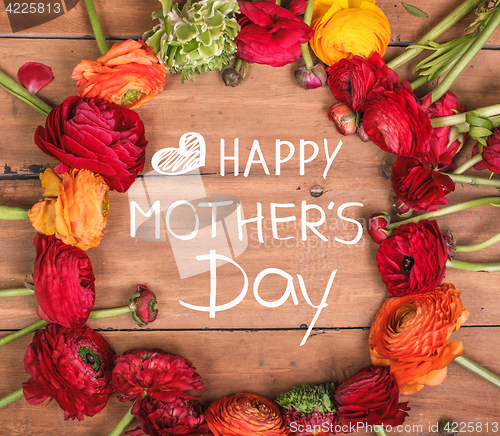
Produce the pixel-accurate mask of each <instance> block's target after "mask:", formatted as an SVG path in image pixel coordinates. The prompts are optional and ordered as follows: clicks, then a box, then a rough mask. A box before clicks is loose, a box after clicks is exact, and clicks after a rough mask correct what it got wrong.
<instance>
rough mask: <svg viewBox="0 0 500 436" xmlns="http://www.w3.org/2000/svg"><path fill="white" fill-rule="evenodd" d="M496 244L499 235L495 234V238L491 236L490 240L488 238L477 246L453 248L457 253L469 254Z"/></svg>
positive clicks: (498, 240)
mask: <svg viewBox="0 0 500 436" xmlns="http://www.w3.org/2000/svg"><path fill="white" fill-rule="evenodd" d="M497 242H500V233H497V234H496V235H495V236H492V237H491V238H488V239H486V240H485V241H483V242H480V243H479V244H474V245H457V246H456V247H455V251H456V252H457V253H471V252H473V251H479V250H482V249H483V248H486V247H489V246H490V245H493V244H496V243H497Z"/></svg>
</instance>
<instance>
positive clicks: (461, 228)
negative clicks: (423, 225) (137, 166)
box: [0, 144, 500, 329]
mask: <svg viewBox="0 0 500 436" xmlns="http://www.w3.org/2000/svg"><path fill="white" fill-rule="evenodd" d="M361 145H362V146H363V147H366V144H361ZM342 151H344V149H342ZM350 151H351V152H352V153H353V155H356V154H357V153H358V152H360V149H359V148H357V147H353V148H351V150H350ZM344 159H347V160H345V161H339V165H340V168H348V166H349V164H348V160H349V157H348V155H347V156H346V155H344ZM340 162H342V163H340ZM378 171H379V170H378V168H377V167H376V165H375V164H373V165H371V166H369V165H366V166H365V164H363V162H361V164H360V165H358V166H357V167H356V172H357V173H354V172H353V171H351V172H349V173H347V172H346V171H345V170H344V171H343V172H342V174H341V175H339V174H337V175H336V176H335V177H332V178H331V179H327V181H326V184H324V185H322V186H324V188H325V191H326V190H327V192H326V193H325V194H323V195H322V196H321V197H319V198H314V197H312V196H311V195H310V193H309V189H310V187H311V186H313V185H315V184H318V183H321V179H319V178H314V177H311V178H305V180H304V179H302V178H301V177H300V176H297V175H296V173H294V172H292V174H284V175H283V177H281V176H278V177H273V178H270V176H265V175H262V174H261V175H258V174H254V175H251V176H249V178H248V179H244V178H242V177H236V178H234V176H232V177H233V178H234V180H233V179H231V180H230V181H229V182H228V181H227V180H226V179H223V178H221V177H220V176H218V175H212V176H208V175H207V176H203V183H204V186H205V188H206V189H207V192H209V194H217V193H224V194H231V195H235V196H238V197H239V198H240V199H241V202H242V207H243V210H244V213H245V214H248V215H246V216H247V217H249V215H251V214H255V213H256V205H257V202H261V203H262V208H263V215H264V217H265V224H264V226H263V227H264V228H263V237H264V243H259V242H258V239H257V227H256V224H255V223H252V224H249V225H248V235H249V236H248V238H249V239H248V241H249V243H248V247H247V248H246V250H245V251H244V252H243V253H242V254H241V255H240V256H238V257H236V258H235V261H236V262H237V263H238V265H240V266H241V268H242V269H243V270H244V271H245V273H246V275H247V276H248V280H249V290H248V292H247V294H246V296H245V298H244V300H243V301H242V302H241V303H240V304H238V305H237V306H236V307H234V308H232V309H229V310H226V311H223V312H218V313H217V314H216V316H215V318H209V317H208V313H207V312H199V311H194V310H191V309H188V308H186V307H183V306H181V304H180V303H179V300H181V301H184V302H186V303H189V304H194V305H199V306H205V307H206V306H208V305H209V301H210V273H209V272H208V270H205V272H203V273H201V274H199V275H195V276H192V277H186V278H181V276H180V275H179V271H178V265H177V264H176V260H175V258H174V256H175V255H176V254H177V255H179V251H178V250H181V251H180V253H181V255H183V254H184V253H186V252H185V251H184V252H183V251H182V250H183V249H184V248H185V247H184V246H183V245H182V246H180V248H179V246H177V247H176V248H175V250H174V249H173V248H172V246H171V242H170V240H167V239H165V238H164V240H163V241H155V240H149V241H147V240H141V239H138V238H132V237H130V236H129V235H130V210H129V204H128V199H127V195H126V194H118V193H113V194H112V196H111V204H112V209H111V213H110V216H109V220H108V226H107V229H106V232H105V237H104V238H103V240H102V242H101V244H100V245H99V246H98V247H97V248H93V249H91V250H89V251H88V255H89V257H90V259H91V260H92V264H93V268H94V272H95V275H96V277H97V282H96V290H97V291H96V293H97V301H96V306H95V307H96V308H110V307H117V306H123V305H124V304H126V302H127V301H128V298H129V295H130V293H131V292H132V291H133V290H134V289H135V284H136V283H142V284H146V285H148V286H149V287H150V288H151V289H152V290H154V291H155V292H156V293H157V294H158V298H159V302H160V307H161V308H162V310H161V314H160V317H159V318H158V320H157V321H156V323H155V324H154V328H169V329H170V328H176V329H177V328H181V329H182V328H204V327H209V328H261V327H265V328H297V327H299V326H300V325H302V324H305V325H310V323H311V322H312V319H313V317H314V315H315V313H316V309H314V308H312V307H310V306H309V305H307V304H306V302H305V300H304V298H303V296H302V294H301V291H300V286H299V282H298V277H297V275H298V274H300V275H301V276H302V277H303V279H304V282H305V286H306V288H307V290H308V293H309V295H310V297H311V300H312V302H313V304H316V305H317V304H319V302H320V301H321V298H322V296H323V294H324V292H325V288H326V284H327V282H328V279H329V276H330V274H331V272H332V271H333V270H335V269H337V270H338V272H337V275H336V277H335V280H334V282H333V286H332V290H331V293H330V295H329V297H328V299H327V302H328V303H329V304H330V306H329V307H327V308H325V309H324V310H323V312H322V313H321V315H320V317H319V319H318V322H317V325H316V326H318V327H368V326H369V325H370V323H371V319H372V318H373V316H374V314H375V313H376V311H377V310H378V308H379V307H380V305H381V304H382V302H383V300H384V299H385V298H386V292H385V287H384V284H383V283H382V281H381V279H380V277H379V273H378V271H377V268H376V261H375V256H376V250H377V245H376V244H375V243H373V242H372V241H371V240H370V238H369V237H368V235H367V234H366V233H365V234H364V235H363V237H362V239H361V240H360V241H359V243H358V244H356V245H354V246H351V245H344V244H340V243H338V242H337V241H335V239H334V238H335V237H338V238H340V239H343V240H351V239H352V238H353V237H354V234H355V233H357V230H356V229H355V228H353V226H352V227H351V225H349V226H346V227H344V225H345V224H349V223H346V222H344V221H342V220H340V219H338V217H337V215H336V213H337V211H338V209H337V207H338V206H339V205H341V204H345V203H347V202H352V201H354V202H360V203H361V204H363V205H364V206H363V207H352V212H349V215H347V214H346V216H351V217H353V218H354V219H356V220H357V221H358V222H360V223H366V219H367V217H368V216H369V215H370V214H372V213H374V212H376V211H378V210H389V208H390V204H391V203H390V202H391V194H390V188H389V186H388V181H387V180H385V179H383V178H382V177H381V176H380V175H379V174H378ZM270 181H271V183H272V187H273V189H272V191H271V192H269V190H268V189H267V188H268V186H269V183H270ZM368 181H370V182H369V183H368ZM1 183H2V187H3V188H4V189H3V192H4V193H5V198H7V200H8V201H7V204H9V205H15V204H16V203H15V198H20V199H22V200H21V206H24V207H29V204H30V203H32V202H35V201H37V199H38V198H39V196H40V187H39V186H38V182H37V181H36V180H28V181H26V180H24V181H2V182H1ZM162 186H164V185H162ZM298 187H301V189H300V190H297V188H298ZM486 195H495V191H494V190H493V189H485V190H481V191H476V190H474V189H471V188H468V187H467V188H463V187H458V188H457V192H456V193H454V194H453V195H450V196H449V198H450V204H456V203H458V202H460V201H465V200H468V199H472V198H477V197H480V196H486ZM179 198H181V199H184V198H189V197H179ZM302 201H306V202H307V204H316V205H318V206H320V207H321V208H322V209H323V210H324V211H325V214H326V216H327V221H326V226H322V227H321V232H322V233H323V234H324V235H325V236H326V237H327V238H328V239H329V241H328V242H327V243H326V242H323V241H321V240H320V239H319V238H318V237H316V236H315V235H312V234H309V235H308V237H307V241H305V242H304V241H302V240H301V228H300V225H299V223H298V220H300V215H301V211H300V204H301V202H302ZM331 201H333V202H334V203H335V204H336V205H337V206H335V207H334V209H333V211H332V212H330V211H328V204H329V203H330V202H331ZM271 202H277V203H284V204H287V203H290V204H294V205H295V207H294V208H289V209H284V210H283V211H279V216H288V215H292V214H293V215H295V216H297V221H296V223H291V226H290V227H288V228H286V227H285V228H283V229H280V230H279V232H278V236H279V237H288V236H294V237H295V239H292V240H285V241H283V240H277V239H274V238H273V233H272V228H271V224H270V221H271V220H270V203H271ZM168 206H169V204H167V205H166V206H165V208H164V209H163V210H166V208H167V207H168ZM247 211H248V212H247ZM497 218H498V211H497V209H496V208H494V207H487V206H485V207H481V208H480V209H478V210H474V209H470V210H467V211H463V212H460V213H457V214H455V215H450V216H448V217H441V218H439V219H438V222H439V224H440V226H441V228H442V229H443V231H444V230H447V229H449V230H452V231H453V232H454V233H455V235H456V237H457V240H458V243H459V244H462V245H468V244H473V243H477V242H478V241H482V240H485V239H487V238H488V237H489V236H491V235H493V234H495V233H497V232H499V231H500V228H499V224H498V219H497ZM308 219H309V220H315V219H316V218H308ZM232 225H234V226H235V225H236V224H234V221H232ZM234 226H233V230H235V229H234ZM219 230H220V229H219ZM34 234H35V233H34V231H33V229H32V228H31V226H30V223H28V222H15V221H11V222H3V223H2V228H1V230H0V235H1V236H0V238H1V239H0V246H1V253H0V256H1V258H2V260H3V261H2V262H0V277H2V278H1V279H0V289H7V288H13V287H19V286H22V281H23V279H24V276H25V274H26V273H28V272H29V271H30V270H31V264H32V262H33V259H34V248H33V246H32V241H33V237H34ZM149 236H152V232H150V233H149ZM224 239H225V238H224ZM233 241H234V240H233ZM212 248H215V249H217V250H219V247H218V246H217V245H216V244H215V245H213V246H212ZM208 253H209V250H208V248H207V249H205V250H197V251H196V253H195V254H196V255H201V254H208ZM457 257H458V259H462V260H469V261H483V262H494V261H498V247H495V246H492V247H490V248H489V249H486V250H484V251H481V252H478V253H471V254H469V255H465V254H464V253H462V254H460V255H459V256H457ZM187 262H189V265H191V263H196V261H195V260H194V259H191V260H188V261H187ZM206 265H208V262H207V263H206ZM131 266H132V267H131ZM271 267H272V268H279V269H281V270H282V271H285V272H286V273H288V274H290V275H292V276H293V284H294V288H295V291H296V293H297V296H298V301H299V304H298V305H294V304H293V303H292V299H291V298H289V299H288V301H287V302H286V303H284V304H283V305H282V306H280V307H278V308H264V307H262V305H261V304H259V303H258V302H257V301H256V299H255V297H254V295H253V285H254V283H255V280H256V278H257V276H258V274H259V273H260V272H261V271H263V270H265V269H266V268H271ZM497 276H498V274H495V273H489V274H488V273H469V272H464V271H459V270H453V269H451V268H450V269H448V271H447V273H446V277H445V280H446V281H451V282H453V283H454V284H455V286H456V287H457V288H458V289H461V290H462V291H463V292H464V296H463V298H464V303H465V305H466V307H467V308H468V309H469V310H470V311H471V314H472V315H471V318H470V320H469V322H468V323H469V325H496V324H498V317H499V316H500V296H499V295H498V292H497V286H496V284H497V282H498V277H497ZM217 277H218V284H217V304H219V305H220V304H225V303H229V302H231V301H232V300H233V299H234V298H236V297H237V296H238V294H239V293H240V291H241V290H242V286H243V275H242V273H241V272H240V271H239V270H238V269H237V268H236V267H235V266H233V265H229V264H227V265H224V266H222V267H220V268H219V269H218V270H217ZM285 283H286V282H285V279H284V278H281V277H278V276H272V275H271V276H269V277H267V278H265V279H264V280H263V281H262V282H261V284H260V286H259V294H260V295H261V297H262V298H264V299H265V300H267V301H276V300H278V299H279V298H281V297H282V295H283V294H284V293H285ZM35 308H36V302H35V300H34V298H33V297H18V298H9V299H4V300H3V301H2V305H0V328H3V329H8V328H22V327H24V326H26V325H27V324H28V323H30V322H32V321H34V320H35V319H36V318H35V316H34V313H35ZM95 325H96V326H98V327H102V328H107V327H114V328H133V327H134V324H133V322H132V321H131V320H130V319H128V317H120V318H114V319H110V320H102V321H99V322H97V321H96V324H95Z"/></svg>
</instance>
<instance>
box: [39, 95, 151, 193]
mask: <svg viewBox="0 0 500 436" xmlns="http://www.w3.org/2000/svg"><path fill="white" fill-rule="evenodd" d="M35 143H36V145H38V147H39V148H40V150H42V151H43V152H44V153H47V154H48V155H49V156H52V157H53V158H54V159H57V160H59V161H60V162H61V164H60V165H58V166H57V167H56V168H55V171H56V173H59V174H62V173H64V172H66V171H68V170H69V169H70V168H78V169H87V170H90V171H92V172H94V173H98V174H100V175H101V176H102V177H103V179H104V180H105V181H106V183H107V184H108V185H109V186H110V188H111V189H115V190H117V191H118V192H125V191H126V190H127V189H128V188H129V187H130V185H131V184H132V183H133V182H134V180H135V179H136V177H137V174H138V173H139V172H140V171H142V169H143V168H144V161H145V151H146V145H147V143H148V142H147V141H146V140H145V139H144V125H143V123H142V121H141V119H140V118H139V115H137V113H136V112H134V111H133V110H130V109H126V108H123V107H121V106H118V105H116V104H113V103H108V102H107V101H104V100H99V99H94V98H80V97H68V98H67V99H66V100H64V101H63V103H62V104H60V105H59V106H57V107H55V108H54V109H52V111H50V113H49V116H48V117H47V121H46V122H45V128H43V127H42V126H39V127H38V129H37V130H36V132H35Z"/></svg>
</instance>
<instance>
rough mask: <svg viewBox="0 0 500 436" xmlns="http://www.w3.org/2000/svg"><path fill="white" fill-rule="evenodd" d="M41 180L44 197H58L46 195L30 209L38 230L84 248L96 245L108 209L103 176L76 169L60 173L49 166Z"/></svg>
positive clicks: (106, 191)
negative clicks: (44, 198)
mask: <svg viewBox="0 0 500 436" xmlns="http://www.w3.org/2000/svg"><path fill="white" fill-rule="evenodd" d="M40 180H41V182H42V188H43V191H44V196H49V195H50V196H51V197H57V198H47V199H46V200H44V201H41V202H39V203H36V204H35V205H34V206H33V207H32V208H31V209H30V211H29V212H28V216H29V218H30V220H31V223H32V224H33V227H34V228H35V230H37V231H38V232H40V233H44V234H46V235H55V236H56V237H57V238H59V239H61V240H62V241H63V242H64V243H65V244H68V245H74V246H76V247H79V248H81V249H82V250H87V249H88V248H90V247H97V245H99V242H100V241H101V238H102V236H103V233H104V228H105V227H106V220H107V217H108V212H109V199H108V189H109V187H108V185H107V184H106V182H105V181H104V180H103V178H102V177H101V176H99V175H96V174H94V173H93V172H92V171H89V170H77V169H72V170H70V171H69V172H67V173H64V174H61V175H60V176H58V175H57V174H56V173H55V172H54V171H53V170H52V169H50V168H49V169H47V170H45V172H44V173H43V174H40Z"/></svg>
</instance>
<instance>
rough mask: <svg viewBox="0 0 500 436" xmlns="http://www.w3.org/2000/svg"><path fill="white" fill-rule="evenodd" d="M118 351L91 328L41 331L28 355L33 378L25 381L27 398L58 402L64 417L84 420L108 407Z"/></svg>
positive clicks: (51, 327)
mask: <svg viewBox="0 0 500 436" xmlns="http://www.w3.org/2000/svg"><path fill="white" fill-rule="evenodd" d="M114 357H115V354H114V352H113V350H112V349H111V348H110V346H109V344H108V343H107V342H106V340H105V339H104V338H103V337H102V336H101V335H100V334H99V333H97V332H94V331H93V330H92V329H91V328H90V327H87V326H83V327H78V328H74V329H68V328H66V327H62V326H60V325H58V324H49V325H48V326H47V327H45V329H41V330H38V331H37V332H36V333H35V336H34V337H33V340H32V342H31V344H30V345H29V346H28V349H27V351H26V354H25V356H24V369H25V370H26V372H27V373H28V374H30V375H31V378H30V379H29V380H28V381H27V382H26V383H23V392H24V397H25V398H26V401H28V403H30V404H41V403H43V402H44V401H45V400H47V399H50V400H52V399H54V400H56V401H57V403H58V404H59V406H60V407H61V409H63V410H64V419H70V418H71V419H75V418H77V419H78V420H80V421H81V420H82V419H83V417H84V416H94V415H95V414H96V413H97V412H99V411H100V410H101V409H103V408H104V406H105V405H106V403H107V401H108V399H109V397H110V396H111V394H112V392H113V386H112V383H111V370H112V368H113V363H114V362H113V360H114Z"/></svg>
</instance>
